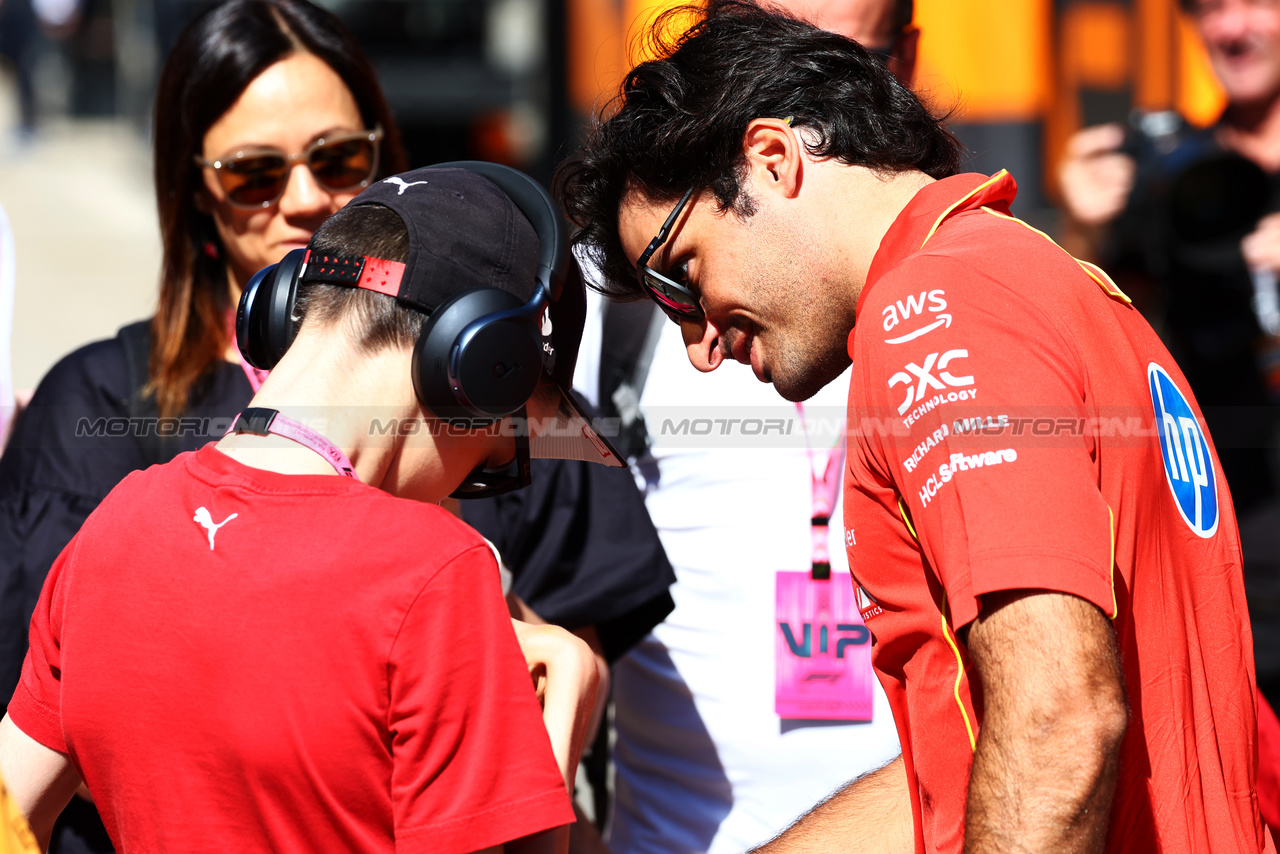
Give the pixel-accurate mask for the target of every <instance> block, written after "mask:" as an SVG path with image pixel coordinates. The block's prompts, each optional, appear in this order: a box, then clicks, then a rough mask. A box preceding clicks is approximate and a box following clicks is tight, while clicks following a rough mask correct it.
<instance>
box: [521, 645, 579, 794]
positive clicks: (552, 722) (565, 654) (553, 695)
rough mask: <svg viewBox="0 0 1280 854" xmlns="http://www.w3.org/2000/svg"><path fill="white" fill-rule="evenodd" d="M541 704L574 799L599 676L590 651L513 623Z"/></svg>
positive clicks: (561, 770) (568, 787)
mask: <svg viewBox="0 0 1280 854" xmlns="http://www.w3.org/2000/svg"><path fill="white" fill-rule="evenodd" d="M511 625H512V627H514V628H515V631H516V640H517V641H519V643H520V651H521V652H523V653H524V660H525V664H526V665H528V667H529V675H530V676H531V677H532V678H533V685H534V691H535V692H536V693H537V695H538V702H539V703H541V705H542V722H543V724H544V725H545V726H546V728H547V735H549V736H550V737H551V751H552V752H553V753H554V754H555V757H556V764H557V765H559V766H560V773H561V774H562V775H563V776H564V781H565V788H566V789H567V790H568V791H569V792H570V793H571V794H572V792H573V782H574V778H575V777H576V776H577V773H578V760H579V759H580V758H581V757H582V745H583V742H584V740H585V739H586V735H587V729H588V727H589V725H590V723H591V713H592V710H593V709H594V708H595V703H596V688H597V686H598V684H599V679H600V677H599V674H598V673H597V671H596V660H595V656H594V655H593V654H592V652H591V648H590V647H588V646H587V644H586V643H585V642H583V641H582V640H581V639H579V638H576V637H574V636H573V635H571V634H570V633H569V632H567V631H565V630H564V629H561V628H559V627H557V626H548V625H540V626H539V625H532V624H530V623H523V622H521V621H519V620H512V621H511Z"/></svg>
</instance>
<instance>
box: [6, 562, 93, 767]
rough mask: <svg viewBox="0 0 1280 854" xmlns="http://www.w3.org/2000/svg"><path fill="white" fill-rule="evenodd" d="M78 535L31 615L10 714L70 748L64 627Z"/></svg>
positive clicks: (56, 745)
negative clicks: (64, 707)
mask: <svg viewBox="0 0 1280 854" xmlns="http://www.w3.org/2000/svg"><path fill="white" fill-rule="evenodd" d="M78 542H79V539H78V538H77V539H72V540H71V542H70V543H68V544H67V547H66V548H65V549H63V550H62V554H60V555H59V556H58V559H57V560H56V561H54V563H53V567H52V568H51V569H50V570H49V575H48V577H46V578H45V582H44V589H43V590H41V591H40V599H39V601H37V602H36V608H35V612H34V613H33V614H32V616H31V631H30V636H29V645H28V647H27V656H26V659H25V660H24V661H23V663H22V678H21V679H20V680H19V681H18V688H17V690H16V691H14V693H13V699H11V700H10V701H9V709H8V714H9V717H11V718H12V719H13V722H14V723H15V724H17V725H18V729H20V730H22V731H23V732H25V733H26V734H27V735H29V736H31V737H32V738H33V739H35V740H36V741H38V742H40V743H41V744H43V745H44V746H45V747H48V748H49V749H50V750H56V751H58V752H59V753H66V752H67V742H66V738H65V736H64V735H63V732H62V631H63V616H64V613H65V605H66V588H67V576H68V574H69V571H70V566H71V564H72V562H73V561H74V556H75V553H76V545H77V543H78Z"/></svg>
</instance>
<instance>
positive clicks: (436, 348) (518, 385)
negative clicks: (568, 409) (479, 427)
mask: <svg viewBox="0 0 1280 854" xmlns="http://www.w3.org/2000/svg"><path fill="white" fill-rule="evenodd" d="M523 305H524V303H523V302H522V301H521V300H520V299H519V298H518V297H516V296H515V295H514V294H511V293H508V292H507V291H503V290H499V289H497V288H480V289H478V290H474V291H468V292H467V293H464V294H460V295H459V296H456V297H454V298H453V299H451V300H449V301H448V302H446V303H444V304H443V305H441V306H440V307H439V308H438V309H436V310H435V311H434V312H432V313H431V317H430V318H429V319H428V320H427V323H426V325H425V326H424V327H423V329H422V334H421V335H419V336H418V343H417V345H416V346H415V347H414V351H413V388H414V391H415V392H416V393H417V395H418V400H419V401H420V402H421V403H422V405H423V406H424V407H426V408H427V409H428V410H430V411H431V413H432V414H433V415H435V416H437V417H439V418H483V419H490V420H497V419H499V418H502V417H504V416H507V415H510V414H511V413H513V412H515V411H517V410H518V409H520V407H522V406H524V405H525V403H527V402H528V400H529V398H530V397H531V396H532V395H533V392H534V391H535V390H536V389H537V387H538V380H539V379H540V377H541V375H542V334H541V330H540V329H539V328H538V323H537V320H536V318H534V317H532V316H519V315H517V316H510V314H508V316H505V317H500V318H494V319H491V320H488V321H486V322H483V323H479V324H477V323H476V321H477V320H481V319H482V318H485V317H486V316H487V315H492V314H497V313H499V312H502V313H510V312H512V311H513V310H515V309H519V308H521V307H522V306H523Z"/></svg>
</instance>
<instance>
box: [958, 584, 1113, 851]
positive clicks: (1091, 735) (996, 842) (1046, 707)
mask: <svg viewBox="0 0 1280 854" xmlns="http://www.w3.org/2000/svg"><path fill="white" fill-rule="evenodd" d="M966 642H967V644H968V648H969V654H970V657H971V659H972V662H973V664H974V668H975V670H976V677H977V678H978V679H980V680H981V684H982V697H983V716H982V732H981V733H980V735H979V738H978V748H977V752H976V753H975V754H974V758H973V770H972V772H971V774H970V777H969V804H968V810H967V814H966V820H965V851H966V852H967V854H978V852H983V854H986V852H1006V851H1017V852H1020V854H1024V852H1025V854H1032V852H1041V851H1044V852H1048V851H1052V852H1064V854H1066V852H1100V851H1102V850H1103V848H1104V846H1105V844H1106V838H1107V821H1108V819H1109V818H1110V814H1111V800H1112V796H1113V795H1114V794H1115V785H1116V773H1117V768H1118V764H1119V762H1118V754H1119V750H1120V742H1121V739H1122V738H1123V737H1124V730H1125V724H1126V720H1127V711H1126V706H1125V691H1124V674H1123V671H1122V670H1121V667H1120V655H1119V652H1118V651H1117V649H1116V642H1115V632H1114V631H1113V629H1112V627H1111V623H1110V621H1109V620H1108V619H1107V618H1106V616H1104V615H1103V613H1102V612H1101V611H1099V610H1098V608H1097V607H1095V606H1094V605H1092V604H1090V603H1088V602H1086V601H1085V600H1083V599H1079V598H1077V597H1075V596H1069V595H1066V594H1062V593H1049V592H1045V591H1026V590H1022V591H1012V592H1007V593H1001V594H996V595H989V596H984V597H983V608H982V613H981V615H980V616H979V617H978V619H977V620H975V621H974V622H973V623H972V624H971V625H970V626H969V627H968V635H967V638H966Z"/></svg>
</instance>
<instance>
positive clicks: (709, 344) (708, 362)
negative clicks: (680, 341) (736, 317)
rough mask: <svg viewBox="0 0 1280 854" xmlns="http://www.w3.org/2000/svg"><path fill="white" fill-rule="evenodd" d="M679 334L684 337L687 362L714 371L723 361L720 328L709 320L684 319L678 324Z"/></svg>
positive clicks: (704, 369)
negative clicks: (687, 354)
mask: <svg viewBox="0 0 1280 854" xmlns="http://www.w3.org/2000/svg"><path fill="white" fill-rule="evenodd" d="M680 334H681V336H682V337H683V338H684V346H685V350H687V351H688V353H689V362H690V363H691V364H692V365H693V366H694V367H695V368H697V369H698V370H700V371H703V372H706V371H714V370H715V369H716V368H718V367H720V363H721V362H723V361H724V353H723V352H722V351H721V350H720V342H721V335H720V330H719V329H717V328H716V327H715V325H714V324H712V323H711V321H709V320H707V319H706V318H703V319H702V320H697V321H694V320H686V321H683V322H681V324H680Z"/></svg>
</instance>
